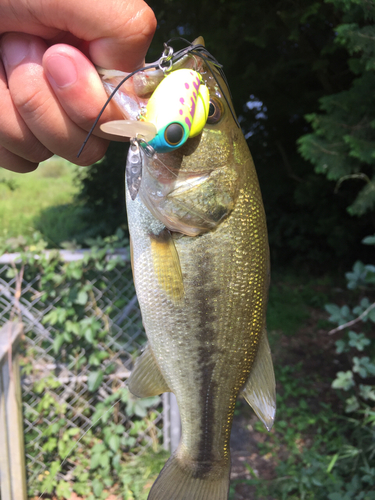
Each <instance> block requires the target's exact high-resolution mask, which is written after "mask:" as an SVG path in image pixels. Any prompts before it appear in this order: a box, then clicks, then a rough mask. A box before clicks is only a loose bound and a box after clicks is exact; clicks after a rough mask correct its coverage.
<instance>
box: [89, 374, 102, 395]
mask: <svg viewBox="0 0 375 500" xmlns="http://www.w3.org/2000/svg"><path fill="white" fill-rule="evenodd" d="M103 376H104V373H103V370H98V371H95V372H91V373H90V374H89V376H88V380H87V385H88V388H89V391H91V392H94V391H96V390H97V388H98V387H99V386H100V384H101V383H102V381H103Z"/></svg>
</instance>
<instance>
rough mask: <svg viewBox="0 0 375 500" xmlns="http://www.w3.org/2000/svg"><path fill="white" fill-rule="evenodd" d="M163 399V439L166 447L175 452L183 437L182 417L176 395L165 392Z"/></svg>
mask: <svg viewBox="0 0 375 500" xmlns="http://www.w3.org/2000/svg"><path fill="white" fill-rule="evenodd" d="M162 399H163V441H164V443H163V444H164V446H163V447H164V449H165V450H167V451H170V452H171V453H173V452H174V451H175V450H176V448H177V446H178V443H179V442H180V437H181V418H180V412H179V409H178V405H177V400H176V396H175V395H174V394H173V392H165V393H164V394H163V396H162Z"/></svg>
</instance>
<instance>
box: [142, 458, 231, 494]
mask: <svg viewBox="0 0 375 500" xmlns="http://www.w3.org/2000/svg"><path fill="white" fill-rule="evenodd" d="M212 472H213V473H205V474H204V475H203V474H202V476H201V477H199V475H197V472H196V469H194V468H192V467H189V466H187V467H184V466H183V465H182V463H181V462H180V460H179V459H178V458H176V456H175V455H172V456H171V458H170V459H169V460H168V461H167V463H166V464H165V466H164V467H163V469H162V471H161V472H160V474H159V476H158V478H157V479H156V481H155V483H154V485H153V486H152V488H151V491H150V494H149V496H148V499H147V500H227V499H228V493H229V475H230V460H228V465H227V466H226V467H225V468H221V469H220V470H219V469H218V468H217V467H215V471H212Z"/></svg>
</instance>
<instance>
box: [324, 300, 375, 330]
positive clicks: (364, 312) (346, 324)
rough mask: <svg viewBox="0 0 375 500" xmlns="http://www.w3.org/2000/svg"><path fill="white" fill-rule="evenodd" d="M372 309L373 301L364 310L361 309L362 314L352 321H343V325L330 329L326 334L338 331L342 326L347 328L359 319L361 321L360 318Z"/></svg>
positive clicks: (374, 306)
mask: <svg viewBox="0 0 375 500" xmlns="http://www.w3.org/2000/svg"><path fill="white" fill-rule="evenodd" d="M372 309H375V302H374V303H373V304H371V306H369V307H368V308H367V309H366V310H365V311H363V313H362V314H360V315H359V316H358V318H355V319H352V321H348V322H347V323H344V324H343V325H340V326H338V327H337V328H334V329H333V330H330V331H329V332H328V335H332V334H333V333H337V332H340V331H341V330H343V329H344V328H349V326H352V325H355V324H356V323H358V322H359V321H362V319H363V318H364V317H365V316H366V315H367V314H368V313H369V312H370V311H372Z"/></svg>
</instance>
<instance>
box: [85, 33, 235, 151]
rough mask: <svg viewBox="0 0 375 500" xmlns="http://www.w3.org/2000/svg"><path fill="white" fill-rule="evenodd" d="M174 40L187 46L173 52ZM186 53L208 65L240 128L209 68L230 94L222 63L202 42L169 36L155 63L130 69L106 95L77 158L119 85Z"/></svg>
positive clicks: (167, 66)
mask: <svg viewBox="0 0 375 500" xmlns="http://www.w3.org/2000/svg"><path fill="white" fill-rule="evenodd" d="M174 41H183V42H185V43H187V44H188V46H187V47H185V48H183V49H181V50H178V51H177V52H173V48H172V47H170V46H169V44H170V43H171V42H174ZM167 51H168V56H166V55H165V54H166V52H167ZM187 54H192V55H195V56H196V57H200V58H201V59H203V61H204V62H205V63H206V64H207V67H208V69H209V71H210V73H211V75H212V77H213V78H214V79H215V81H216V83H217V85H218V87H219V89H220V91H221V93H222V95H223V97H224V99H225V101H226V103H227V105H228V107H229V110H230V112H231V114H232V117H233V119H234V121H235V123H236V125H237V127H238V128H241V126H240V124H239V122H238V119H237V117H236V114H235V112H234V110H233V107H232V104H231V103H230V101H229V100H228V98H227V97H226V95H225V92H224V91H223V88H222V86H221V84H220V82H219V80H218V79H217V77H216V75H215V73H214V72H213V71H212V69H211V64H212V65H213V66H215V67H216V69H217V70H218V72H219V74H220V76H221V77H222V79H223V80H224V83H225V85H226V87H227V88H228V91H229V94H230V96H231V93H230V89H229V85H228V82H227V79H226V76H225V73H224V71H223V66H222V64H220V63H219V62H218V61H217V60H216V59H215V57H214V56H213V55H212V54H210V52H208V50H207V49H206V47H205V46H204V45H202V44H196V45H193V43H192V42H189V40H186V39H185V38H182V37H174V38H170V39H169V40H168V42H167V43H164V52H163V55H162V56H161V58H160V59H159V60H158V61H156V62H155V63H150V64H146V65H145V66H144V67H143V68H138V69H136V70H135V71H132V72H131V73H129V74H128V75H127V76H126V77H125V78H123V79H122V80H121V82H120V83H119V84H118V85H117V86H116V88H115V89H114V90H113V91H112V93H111V95H110V96H109V97H108V99H107V100H106V102H105V103H104V105H103V107H102V109H101V111H100V112H99V114H98V116H97V117H96V119H95V121H94V123H93V125H92V127H91V129H90V130H89V132H88V134H87V136H86V139H85V140H84V142H83V143H82V146H81V147H80V149H79V151H78V154H77V158H79V156H80V155H81V153H82V151H83V149H84V148H85V146H86V144H87V141H88V140H89V138H90V137H91V134H92V133H93V131H94V129H95V127H96V125H97V124H98V121H99V120H100V118H101V116H102V114H103V113H104V111H105V109H106V107H107V106H108V104H109V103H110V101H111V100H112V98H113V96H114V95H115V94H116V93H117V92H118V90H119V89H120V87H121V86H122V85H123V84H124V83H125V82H126V81H127V80H128V79H129V78H131V77H132V76H134V75H135V74H136V73H139V72H140V71H144V70H146V69H158V68H159V69H161V70H164V71H167V70H170V69H171V67H172V66H173V64H174V63H176V62H177V61H179V60H180V59H181V58H182V57H184V56H185V55H187Z"/></svg>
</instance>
